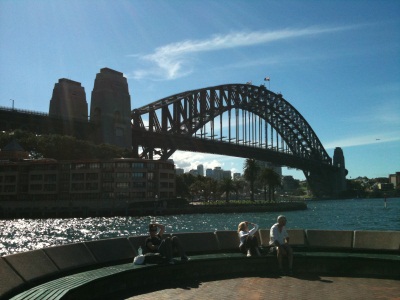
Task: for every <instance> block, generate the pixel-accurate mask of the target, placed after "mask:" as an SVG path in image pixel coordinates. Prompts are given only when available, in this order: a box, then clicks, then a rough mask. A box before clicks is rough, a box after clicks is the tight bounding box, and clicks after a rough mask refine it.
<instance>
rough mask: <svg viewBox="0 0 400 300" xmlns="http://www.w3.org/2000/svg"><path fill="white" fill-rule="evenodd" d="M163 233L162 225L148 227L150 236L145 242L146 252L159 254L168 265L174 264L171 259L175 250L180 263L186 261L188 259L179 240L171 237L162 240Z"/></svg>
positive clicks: (163, 227)
mask: <svg viewBox="0 0 400 300" xmlns="http://www.w3.org/2000/svg"><path fill="white" fill-rule="evenodd" d="M164 232H165V226H164V225H161V224H154V223H153V224H150V225H149V234H150V236H149V237H148V238H147V239H146V241H145V244H146V249H147V251H148V252H151V253H160V255H162V256H164V257H165V258H166V259H167V261H168V263H170V264H174V261H173V259H172V258H173V256H174V250H175V249H176V250H177V251H178V253H179V255H180V256H181V261H188V260H189V258H188V257H187V255H186V253H185V250H184V249H183V247H182V244H181V242H180V241H179V238H178V237H176V236H173V237H167V238H165V239H163V234H164Z"/></svg>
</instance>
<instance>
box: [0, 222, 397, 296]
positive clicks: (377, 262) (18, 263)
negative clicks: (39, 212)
mask: <svg viewBox="0 0 400 300" xmlns="http://www.w3.org/2000/svg"><path fill="white" fill-rule="evenodd" d="M172 235H175V236H178V237H179V239H180V240H181V242H182V244H183V245H184V247H185V249H186V251H187V253H188V255H189V256H190V257H191V260H190V261H189V262H187V263H179V260H178V263H177V264H175V265H149V264H147V265H139V266H138V265H134V264H133V263H132V260H133V258H134V257H135V256H136V255H137V249H138V248H139V247H142V248H144V241H145V238H146V236H135V237H128V238H116V239H107V240H99V241H91V242H85V243H77V244H70V245H65V246H56V247H50V248H45V249H41V250H34V251H29V252H25V253H19V254H14V255H8V256H4V257H1V258H0V282H1V283H2V284H1V285H0V298H1V299H9V298H10V297H12V296H14V298H12V299H79V298H90V297H95V296H96V295H98V296H104V295H107V294H109V295H111V294H113V293H118V292H121V291H124V290H132V289H137V288H140V287H143V286H149V285H152V284H157V283H159V281H160V280H163V281H164V280H165V279H166V278H168V279H169V280H171V281H172V282H173V281H179V280H186V279H190V278H195V279H199V280H201V279H202V278H205V277H210V276H211V277H214V278H217V277H218V276H244V275H248V276H249V275H251V274H254V275H266V274H274V272H275V271H276V270H277V260H276V257H275V256H273V255H264V256H262V257H258V258H247V257H246V256H245V255H243V254H241V253H239V251H238V244H239V239H238V235H237V232H236V231H216V232H215V233H214V232H199V233H176V234H172ZM289 235H290V241H291V243H292V245H293V247H294V249H295V259H294V269H295V271H296V272H300V273H301V272H307V273H309V272H311V273H320V274H341V275H348V276H387V277H394V278H400V256H399V254H400V252H399V245H400V232H398V231H394V232H390V233H388V232H377V231H367V232H364V231H354V232H353V231H345V232H343V231H324V230H301V229H295V230H289ZM257 237H258V239H259V241H260V245H261V246H263V247H264V246H265V247H267V246H268V244H269V230H268V229H261V230H259V233H258V235H257ZM296 249H301V250H300V251H297V250H296ZM366 249H367V250H368V251H367V252H366V251H364V250H366ZM188 266H190V267H188ZM155 272H156V273H157V274H158V276H154V273H155ZM3 283H4V284H3Z"/></svg>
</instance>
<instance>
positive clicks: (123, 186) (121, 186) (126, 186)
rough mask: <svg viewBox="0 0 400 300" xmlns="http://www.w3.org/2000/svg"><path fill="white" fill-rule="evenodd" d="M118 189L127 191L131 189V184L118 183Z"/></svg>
mask: <svg viewBox="0 0 400 300" xmlns="http://www.w3.org/2000/svg"><path fill="white" fill-rule="evenodd" d="M116 187H117V188H119V189H126V188H128V187H129V183H128V182H117V183H116Z"/></svg>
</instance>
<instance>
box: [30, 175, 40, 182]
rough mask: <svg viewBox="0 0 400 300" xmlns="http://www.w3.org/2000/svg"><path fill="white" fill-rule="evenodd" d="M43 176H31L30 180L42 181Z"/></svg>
mask: <svg viewBox="0 0 400 300" xmlns="http://www.w3.org/2000/svg"><path fill="white" fill-rule="evenodd" d="M42 179H43V175H42V174H31V176H30V180H31V181H42Z"/></svg>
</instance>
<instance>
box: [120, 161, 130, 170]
mask: <svg viewBox="0 0 400 300" xmlns="http://www.w3.org/2000/svg"><path fill="white" fill-rule="evenodd" d="M117 168H118V169H129V168H130V165H129V163H127V162H117Z"/></svg>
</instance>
